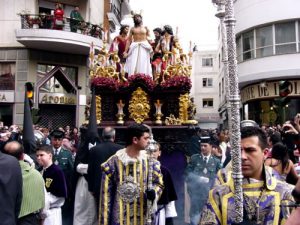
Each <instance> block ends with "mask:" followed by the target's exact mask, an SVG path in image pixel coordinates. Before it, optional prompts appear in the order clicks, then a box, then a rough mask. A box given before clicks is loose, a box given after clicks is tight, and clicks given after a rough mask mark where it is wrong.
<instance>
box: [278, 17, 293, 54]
mask: <svg viewBox="0 0 300 225" xmlns="http://www.w3.org/2000/svg"><path fill="white" fill-rule="evenodd" d="M275 47H276V54H286V53H295V52H296V31H295V22H294V21H293V22H287V23H279V24H276V25H275Z"/></svg>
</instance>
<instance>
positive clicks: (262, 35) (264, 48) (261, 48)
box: [256, 26, 273, 58]
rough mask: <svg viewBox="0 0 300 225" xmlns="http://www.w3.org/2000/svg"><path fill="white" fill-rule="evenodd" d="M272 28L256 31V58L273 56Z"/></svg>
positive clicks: (262, 28)
mask: <svg viewBox="0 0 300 225" xmlns="http://www.w3.org/2000/svg"><path fill="white" fill-rule="evenodd" d="M272 36H273V35H272V26H267V27H261V28H258V29H256V57H257V58H260V57H265V56H270V55H273V38H272Z"/></svg>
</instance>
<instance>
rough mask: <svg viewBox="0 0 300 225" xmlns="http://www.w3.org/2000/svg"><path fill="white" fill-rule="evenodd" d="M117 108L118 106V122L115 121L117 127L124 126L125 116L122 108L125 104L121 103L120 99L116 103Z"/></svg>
mask: <svg viewBox="0 0 300 225" xmlns="http://www.w3.org/2000/svg"><path fill="white" fill-rule="evenodd" d="M117 106H118V113H117V115H116V116H117V118H118V121H117V124H119V125H123V124H124V120H123V118H124V116H125V114H124V113H123V108H124V106H125V104H124V103H123V101H122V99H120V100H119V102H118V103H117Z"/></svg>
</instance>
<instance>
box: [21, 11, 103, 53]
mask: <svg viewBox="0 0 300 225" xmlns="http://www.w3.org/2000/svg"><path fill="white" fill-rule="evenodd" d="M20 17H21V29H17V30H16V38H17V41H18V42H20V43H21V44H23V45H25V46H26V47H28V48H33V49H41V50H48V51H57V52H64V53H72V54H84V55H87V54H88V53H89V48H90V44H91V43H92V42H93V43H94V47H95V49H100V48H101V47H102V44H103V43H102V33H103V30H102V28H101V27H100V26H99V25H95V24H91V23H89V22H85V21H78V20H74V19H71V18H69V17H63V18H61V19H60V20H58V19H57V18H55V17H54V16H53V15H45V14H23V15H20ZM71 28H72V29H71Z"/></svg>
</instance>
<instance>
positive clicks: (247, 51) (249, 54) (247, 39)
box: [243, 30, 254, 60]
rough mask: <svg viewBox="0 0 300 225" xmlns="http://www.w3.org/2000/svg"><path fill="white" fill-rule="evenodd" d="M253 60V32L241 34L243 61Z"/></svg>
mask: <svg viewBox="0 0 300 225" xmlns="http://www.w3.org/2000/svg"><path fill="white" fill-rule="evenodd" d="M253 58H254V32H253V30H252V31H249V32H247V33H245V34H243V59H244V60H247V59H253Z"/></svg>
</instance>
